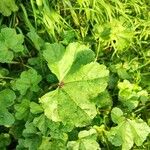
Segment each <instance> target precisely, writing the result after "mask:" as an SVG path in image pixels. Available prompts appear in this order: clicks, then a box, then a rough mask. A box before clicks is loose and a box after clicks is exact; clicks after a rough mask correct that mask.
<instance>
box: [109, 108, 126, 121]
mask: <svg viewBox="0 0 150 150" xmlns="http://www.w3.org/2000/svg"><path fill="white" fill-rule="evenodd" d="M111 118H112V121H113V122H114V123H117V124H118V123H119V122H121V121H122V119H124V117H123V112H122V110H121V109H119V108H117V107H114V108H113V109H112V111H111Z"/></svg>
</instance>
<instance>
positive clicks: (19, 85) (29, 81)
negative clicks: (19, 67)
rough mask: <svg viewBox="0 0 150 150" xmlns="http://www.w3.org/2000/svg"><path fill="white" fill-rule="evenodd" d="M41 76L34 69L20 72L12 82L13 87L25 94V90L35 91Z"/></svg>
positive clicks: (37, 88)
mask: <svg viewBox="0 0 150 150" xmlns="http://www.w3.org/2000/svg"><path fill="white" fill-rule="evenodd" d="M40 81H41V76H40V75H38V73H37V72H36V71H35V70H34V69H29V70H27V71H24V72H22V73H21V75H20V78H19V79H17V80H14V81H13V82H12V86H13V89H15V90H18V91H19V92H20V94H22V95H24V94H26V92H27V90H31V91H33V92H37V91H38V90H39V86H38V83H39V82H40Z"/></svg>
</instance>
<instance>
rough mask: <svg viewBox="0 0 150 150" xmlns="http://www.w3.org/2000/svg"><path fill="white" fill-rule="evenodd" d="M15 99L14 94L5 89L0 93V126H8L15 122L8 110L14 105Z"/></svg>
mask: <svg viewBox="0 0 150 150" xmlns="http://www.w3.org/2000/svg"><path fill="white" fill-rule="evenodd" d="M15 98H16V95H15V93H14V92H13V91H12V90H10V89H5V90H2V91H1V92H0V103H1V105H0V108H1V111H0V125H4V126H10V125H12V124H13V123H14V122H15V118H14V116H13V115H12V114H11V113H10V112H9V110H8V108H9V107H10V106H11V105H12V104H13V103H14V100H15Z"/></svg>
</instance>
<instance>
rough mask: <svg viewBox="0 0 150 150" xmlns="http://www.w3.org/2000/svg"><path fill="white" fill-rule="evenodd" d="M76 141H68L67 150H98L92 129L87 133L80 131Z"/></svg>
mask: <svg viewBox="0 0 150 150" xmlns="http://www.w3.org/2000/svg"><path fill="white" fill-rule="evenodd" d="M78 137H79V139H78V140H77V141H69V142H68V144H67V148H68V150H82V149H83V150H100V147H99V144H98V143H97V142H96V139H97V135H96V131H95V130H94V129H90V130H89V131H81V132H79V135H78Z"/></svg>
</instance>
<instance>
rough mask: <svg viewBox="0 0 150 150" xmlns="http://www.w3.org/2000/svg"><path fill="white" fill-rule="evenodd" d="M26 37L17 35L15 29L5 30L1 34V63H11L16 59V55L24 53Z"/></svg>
mask: <svg viewBox="0 0 150 150" xmlns="http://www.w3.org/2000/svg"><path fill="white" fill-rule="evenodd" d="M23 41H24V36H23V35H22V34H17V33H16V31H15V30H14V29H11V28H3V29H1V32H0V53H1V55H0V62H2V63H4V62H9V61H12V60H13V58H14V54H15V53H18V52H23V50H24V47H23V45H22V43H23Z"/></svg>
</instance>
